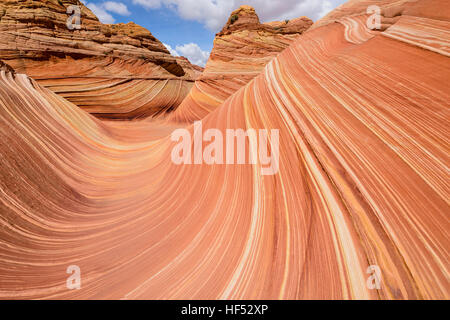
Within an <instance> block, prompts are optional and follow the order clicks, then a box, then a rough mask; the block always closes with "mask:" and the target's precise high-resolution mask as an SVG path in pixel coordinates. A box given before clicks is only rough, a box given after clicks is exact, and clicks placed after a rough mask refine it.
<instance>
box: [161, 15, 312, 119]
mask: <svg viewBox="0 0 450 320" xmlns="http://www.w3.org/2000/svg"><path fill="white" fill-rule="evenodd" d="M312 24H313V21H312V20H311V19H309V18H307V17H300V18H297V19H293V20H285V21H275V22H270V23H261V22H260V20H259V18H258V15H257V14H256V12H255V9H254V8H252V7H251V6H241V7H240V8H239V9H237V10H235V11H233V12H232V13H231V15H230V18H229V19H228V21H227V23H226V25H225V26H224V27H223V29H222V30H221V31H220V32H219V33H218V34H217V35H216V38H215V40H214V48H213V50H212V52H211V56H210V58H209V60H208V63H207V65H206V68H205V71H204V72H203V74H202V76H201V77H200V78H199V79H198V80H197V81H196V83H195V85H194V87H193V88H192V90H191V92H190V93H189V95H188V97H186V99H185V100H184V101H183V103H182V104H181V106H180V107H179V108H178V109H177V110H176V111H175V112H174V113H172V114H171V115H170V116H169V117H170V118H171V119H173V120H176V121H193V120H198V119H201V118H203V117H204V116H205V115H207V114H208V113H210V112H211V111H212V110H214V109H215V108H217V107H218V106H220V105H221V104H222V103H223V102H224V101H225V100H226V99H227V98H228V97H230V96H231V95H232V94H233V93H235V92H236V91H237V90H239V89H240V88H241V87H243V86H244V85H246V84H247V83H248V82H250V81H251V80H252V79H253V78H254V77H256V76H257V75H258V74H259V73H260V72H261V71H262V69H263V68H264V67H265V66H266V65H267V63H269V62H270V61H271V60H272V59H273V58H274V57H275V56H276V55H278V54H279V53H280V52H281V51H283V50H284V49H286V48H287V47H288V46H289V45H291V44H292V42H293V41H294V39H295V38H297V37H298V36H299V35H300V34H302V33H303V32H305V31H306V30H308V29H309V27H310V26H311V25H312Z"/></svg>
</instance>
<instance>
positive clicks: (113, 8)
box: [84, 1, 131, 23]
mask: <svg viewBox="0 0 450 320" xmlns="http://www.w3.org/2000/svg"><path fill="white" fill-rule="evenodd" d="M84 3H85V5H86V7H88V8H89V9H91V11H92V12H93V13H94V14H95V15H96V16H97V17H98V19H99V20H100V21H101V22H102V23H114V22H115V21H116V20H115V19H114V17H113V16H112V14H111V13H116V14H119V15H122V16H129V15H131V12H130V11H128V7H127V6H126V5H125V4H124V3H122V2H116V1H106V2H103V3H100V4H95V3H92V2H86V1H85V2H84Z"/></svg>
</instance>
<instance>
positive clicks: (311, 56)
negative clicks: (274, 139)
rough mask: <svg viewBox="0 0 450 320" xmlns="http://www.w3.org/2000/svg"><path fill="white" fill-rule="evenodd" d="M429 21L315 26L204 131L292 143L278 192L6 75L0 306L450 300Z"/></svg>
mask: <svg viewBox="0 0 450 320" xmlns="http://www.w3.org/2000/svg"><path fill="white" fill-rule="evenodd" d="M442 3H444V2H443V1H442ZM423 4H424V1H417V2H415V3H412V4H410V5H409V6H408V7H407V8H406V9H408V10H411V11H409V12H419V13H417V15H415V16H413V15H412V16H402V17H401V18H400V20H399V21H398V22H399V23H400V22H401V20H402V19H404V18H405V19H412V18H414V19H425V18H424V17H423V16H421V15H420V11H414V10H418V9H417V8H419V7H420V6H421V5H423ZM406 9H405V10H406ZM349 19H350V20H349ZM426 19H428V20H426V21H427V23H428V25H429V26H430V29H426V28H424V29H422V28H420V27H416V28H415V29H414V30H413V31H414V32H407V31H411V29H406V31H403V32H400V31H398V34H397V37H395V38H394V37H391V36H390V35H389V29H387V30H386V31H385V32H384V33H380V32H375V33H372V32H369V31H368V30H365V29H364V25H365V21H364V19H363V18H362V17H357V16H353V17H351V18H350V17H342V19H341V20H339V21H338V22H337V23H332V24H327V25H325V26H322V27H317V28H315V29H313V30H312V31H310V32H307V33H305V34H304V35H303V36H302V37H299V38H298V39H297V40H296V41H295V42H294V43H293V44H292V45H291V46H290V47H289V48H288V49H287V50H285V51H283V52H282V53H281V54H280V55H279V56H278V57H276V58H275V59H274V60H272V61H271V62H270V63H269V64H268V65H267V66H266V67H265V68H264V70H263V72H262V73H261V74H260V75H258V76H257V77H256V78H255V79H253V80H252V81H251V82H250V83H249V84H248V85H247V86H245V87H243V88H241V89H240V90H238V92H236V93H235V94H234V95H232V96H231V97H230V98H229V99H227V100H226V101H225V103H224V104H222V105H221V106H220V107H218V108H217V109H216V110H214V111H213V112H211V113H210V114H209V115H208V116H207V117H205V118H204V119H203V128H204V131H206V130H207V129H208V128H218V129H220V130H221V131H224V130H225V129H227V128H243V129H247V128H255V129H258V128H266V129H279V130H280V170H279V173H278V174H277V175H274V176H266V177H263V176H261V174H260V170H261V166H260V165H255V166H251V165H236V166H233V165H205V164H204V165H181V166H176V165H174V164H173V163H172V162H171V161H170V154H171V151H172V148H173V147H174V145H175V143H174V142H171V141H170V139H169V137H168V136H169V134H168V133H166V132H165V131H164V130H167V129H164V128H165V127H164V124H161V123H159V124H155V126H139V127H135V128H134V129H131V128H132V127H130V128H129V129H127V130H123V128H118V127H114V126H109V125H108V124H106V123H102V122H100V121H98V120H97V119H95V118H93V117H92V116H90V115H88V114H86V113H85V112H83V111H82V110H80V109H79V108H77V107H75V106H74V105H73V104H71V103H69V102H67V101H66V100H64V99H63V98H61V97H59V96H57V95H55V94H53V93H51V92H50V91H48V90H46V89H43V88H42V87H41V86H39V85H38V84H37V83H36V82H35V81H33V80H30V79H28V78H27V77H26V76H24V75H18V74H14V73H13V72H11V70H10V69H8V68H6V67H2V71H0V150H1V152H0V163H1V170H0V175H1V177H0V212H1V214H0V226H1V227H0V298H70V299H81V298H91V299H92V298H97V299H108V298H124V299H149V298H150V299H167V298H174V299H217V298H221V299H325V298H326V299H352V298H356V299H449V297H450V287H449V281H448V279H449V274H450V273H449V271H450V270H449V269H450V266H449V248H450V240H449V237H448V233H449V231H450V223H449V220H448V212H449V200H448V199H449V198H450V197H449V183H448V166H449V158H448V154H449V151H450V150H449V145H448V140H449V132H448V119H449V104H448V101H450V93H449V91H448V79H449V76H450V64H449V57H448V56H446V55H445V54H444V53H445V52H446V51H445V50H444V51H443V53H440V52H437V51H435V50H431V49H426V48H424V47H423V41H424V40H423V39H424V38H426V39H427V41H429V42H428V44H429V45H430V44H432V43H434V42H435V41H437V42H439V43H440V46H441V47H443V48H444V49H445V48H448V43H449V42H450V37H449V36H448V33H446V32H435V33H433V35H434V36H435V37H437V38H429V37H428V33H427V32H429V30H432V31H436V30H438V29H439V28H440V26H441V23H442V22H445V23H448V20H450V16H448V17H446V20H442V19H437V20H436V19H431V18H426ZM350 22H351V23H350ZM395 26H396V25H395V24H394V25H393V26H392V27H395ZM410 28H412V27H410ZM447 30H448V29H447ZM444 31H445V30H444ZM405 37H408V41H404V40H403V39H404V38H405ZM433 39H434V40H433ZM431 47H432V46H431ZM165 125H166V126H167V125H169V123H166V124H165ZM172 126H175V127H173V128H176V125H175V124H172ZM149 127H151V128H149ZM133 130H134V131H133ZM189 130H190V131H191V133H192V131H193V128H192V127H189ZM248 143H249V144H251V145H253V144H254V143H255V141H250V142H248ZM247 147H249V145H247ZM69 265H78V266H79V267H80V268H81V277H82V287H81V289H80V290H68V289H67V288H66V279H67V277H68V276H69V275H68V274H66V269H67V267H68V266H69ZM371 265H377V266H379V267H380V270H381V289H380V290H370V289H369V288H368V286H367V284H366V282H367V279H368V278H369V276H370V274H368V273H366V271H367V269H368V267H369V266H371Z"/></svg>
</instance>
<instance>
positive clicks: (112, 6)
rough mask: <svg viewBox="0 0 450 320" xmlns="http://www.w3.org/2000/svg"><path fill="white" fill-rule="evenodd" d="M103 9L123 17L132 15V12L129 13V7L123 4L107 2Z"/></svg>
mask: <svg viewBox="0 0 450 320" xmlns="http://www.w3.org/2000/svg"><path fill="white" fill-rule="evenodd" d="M103 7H104V8H105V10H106V11H110V12H114V13H117V14H120V15H121V16H129V15H131V12H130V11H128V8H127V6H126V5H125V4H124V3H121V2H115V1H106V2H104V3H103Z"/></svg>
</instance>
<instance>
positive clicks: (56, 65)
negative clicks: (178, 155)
mask: <svg viewBox="0 0 450 320" xmlns="http://www.w3.org/2000/svg"><path fill="white" fill-rule="evenodd" d="M69 5H78V6H80V7H81V29H80V30H73V31H71V30H69V29H68V28H67V25H66V21H67V19H68V17H69V16H70V15H69V14H67V13H66V8H67V7H69ZM0 13H1V14H0V59H1V60H3V61H5V62H7V63H8V64H9V65H11V66H12V67H13V68H14V69H15V70H16V71H17V72H21V73H26V74H27V75H29V76H30V77H33V78H34V79H36V80H37V81H38V82H39V83H40V84H42V85H43V86H46V87H48V88H49V89H51V90H53V91H54V92H57V93H58V94H60V95H61V96H63V97H64V98H66V99H68V100H69V101H71V102H73V103H75V104H76V105H78V106H79V107H81V108H82V109H84V110H86V111H88V112H90V113H93V114H95V115H97V116H99V117H101V118H113V119H130V118H141V117H148V116H152V115H155V114H159V113H163V112H165V111H167V110H171V109H173V108H176V107H178V105H179V104H180V103H181V101H182V100H183V99H184V97H185V96H186V95H187V94H188V92H189V90H190V89H191V87H192V85H193V82H194V80H195V79H196V78H197V77H198V76H199V75H200V74H201V70H199V69H198V67H196V66H192V65H191V64H190V63H189V61H187V59H184V58H182V57H181V58H175V57H172V56H171V55H170V53H169V52H168V50H167V49H166V48H165V47H164V45H163V44H162V43H161V42H160V41H158V40H157V39H156V38H155V37H154V36H153V35H152V34H151V33H150V32H149V31H148V30H146V29H144V28H142V27H140V26H138V25H136V24H134V23H128V24H118V25H104V24H101V23H100V22H99V21H98V19H97V17H95V15H93V14H92V12H91V11H90V10H89V9H88V8H86V7H85V6H84V5H83V4H82V3H81V2H79V1H77V0H61V1H58V0H45V1H34V0H26V1H17V0H8V1H2V2H1V3H0Z"/></svg>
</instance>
